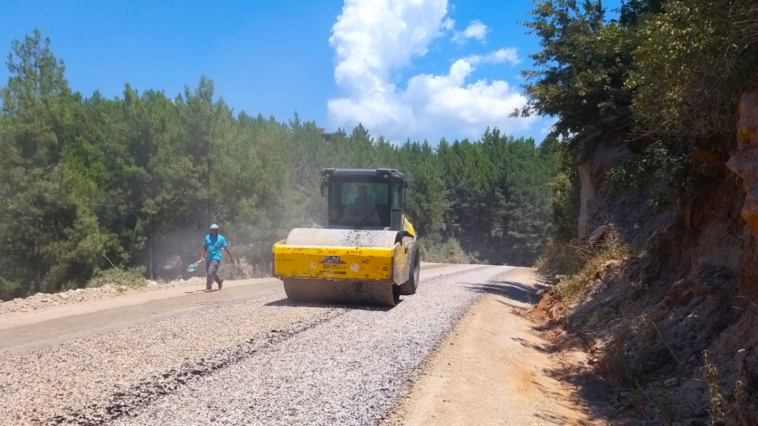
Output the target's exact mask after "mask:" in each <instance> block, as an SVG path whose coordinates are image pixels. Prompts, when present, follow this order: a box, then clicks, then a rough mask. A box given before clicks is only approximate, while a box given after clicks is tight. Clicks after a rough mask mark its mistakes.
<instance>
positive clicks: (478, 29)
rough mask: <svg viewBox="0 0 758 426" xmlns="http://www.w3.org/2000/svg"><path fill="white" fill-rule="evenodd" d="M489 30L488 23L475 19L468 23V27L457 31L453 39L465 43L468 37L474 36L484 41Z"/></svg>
mask: <svg viewBox="0 0 758 426" xmlns="http://www.w3.org/2000/svg"><path fill="white" fill-rule="evenodd" d="M488 31H489V30H488V29H487V26H486V25H484V24H483V23H482V22H481V21H479V20H478V19H474V20H473V21H471V23H470V24H468V27H466V29H465V30H463V31H456V32H455V34H453V41H454V42H457V43H460V44H463V43H465V42H466V41H467V40H468V39H470V38H473V39H476V40H479V41H481V42H484V39H485V38H486V37H487V32H488Z"/></svg>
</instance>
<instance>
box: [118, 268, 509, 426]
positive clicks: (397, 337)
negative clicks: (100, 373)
mask: <svg viewBox="0 0 758 426" xmlns="http://www.w3.org/2000/svg"><path fill="white" fill-rule="evenodd" d="M508 269H509V268H508V267H489V268H484V269H481V268H477V269H474V270H471V271H469V272H467V273H462V274H456V275H452V276H442V277H439V278H436V279H430V280H422V283H421V286H420V288H419V292H418V293H417V294H416V295H415V296H412V297H408V298H405V300H404V301H403V302H402V303H400V304H399V305H398V306H397V307H395V308H393V309H350V310H349V311H347V312H345V313H343V314H342V315H338V316H335V317H333V318H331V320H330V321H328V322H323V323H322V324H321V325H319V326H318V327H313V328H310V329H308V330H306V331H304V332H302V333H299V334H297V335H294V336H292V337H291V338H289V339H287V340H284V341H283V342H282V343H280V344H276V345H270V346H268V347H266V348H263V349H262V350H261V351H259V352H256V353H253V354H251V356H249V357H248V358H246V359H244V360H242V361H241V362H239V363H235V364H233V365H230V366H229V367H228V368H224V369H222V370H219V371H217V372H216V373H215V374H211V375H208V376H205V377H203V378H201V379H200V380H197V381H193V382H188V383H187V385H186V386H185V387H183V388H181V389H179V390H178V391H177V392H175V393H173V394H171V395H168V396H166V397H163V398H159V399H157V400H156V401H155V402H154V403H153V404H151V405H149V406H147V407H146V408H145V409H144V410H143V411H141V412H140V413H139V414H138V415H137V416H136V417H127V416H123V417H120V418H119V419H117V420H116V421H115V423H114V424H116V425H156V424H161V425H206V424H210V423H213V424H226V425H240V424H245V425H306V424H307V425H335V424H339V425H367V424H376V423H379V422H380V421H381V420H382V418H383V417H384V416H386V415H387V414H389V411H390V410H391V409H392V408H393V407H394V405H395V404H396V403H397V402H398V401H399V400H400V398H401V397H402V396H403V394H404V393H405V392H406V391H407V390H408V389H409V385H410V383H412V381H413V380H414V379H415V377H416V375H417V374H418V373H419V372H420V370H421V368H422V367H423V364H424V362H425V361H426V360H427V358H428V357H429V355H430V354H431V353H432V351H433V350H434V349H435V347H436V346H437V345H438V344H439V342H440V341H441V340H442V338H443V337H444V335H445V333H446V332H447V331H448V330H450V329H451V328H452V327H453V326H454V325H455V323H456V322H457V320H458V318H459V317H460V316H461V315H462V314H463V313H465V312H466V310H467V308H468V307H469V306H470V305H471V303H473V302H474V301H475V300H476V298H477V296H478V294H479V293H478V291H477V289H478V288H479V287H478V286H477V285H476V284H485V283H487V282H488V281H489V280H491V279H494V278H495V277H497V276H498V275H500V274H502V273H504V272H506V271H507V270H508Z"/></svg>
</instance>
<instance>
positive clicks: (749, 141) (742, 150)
mask: <svg viewBox="0 0 758 426" xmlns="http://www.w3.org/2000/svg"><path fill="white" fill-rule="evenodd" d="M737 146H738V148H737V152H736V153H735V154H734V156H732V158H730V159H729V162H728V163H727V164H726V165H727V167H729V169H730V170H731V171H732V172H734V174H736V175H737V176H739V177H740V178H741V179H742V184H743V188H744V190H745V194H746V196H745V204H744V206H743V207H742V218H743V219H745V222H746V223H747V224H748V226H750V228H751V229H752V231H753V234H754V235H758V90H756V91H751V92H747V93H745V94H744V95H743V96H742V99H741V101H740V120H739V123H738V124H737Z"/></svg>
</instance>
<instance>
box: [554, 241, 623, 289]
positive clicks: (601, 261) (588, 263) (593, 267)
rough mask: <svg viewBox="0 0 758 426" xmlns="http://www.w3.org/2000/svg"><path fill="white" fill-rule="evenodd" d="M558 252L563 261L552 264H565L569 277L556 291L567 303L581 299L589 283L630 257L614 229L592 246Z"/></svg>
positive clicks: (560, 283)
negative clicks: (610, 267)
mask: <svg viewBox="0 0 758 426" xmlns="http://www.w3.org/2000/svg"><path fill="white" fill-rule="evenodd" d="M561 252H562V254H561V256H562V258H563V260H560V261H555V262H554V264H555V263H560V264H563V265H566V267H567V269H568V270H567V271H566V272H567V275H568V277H567V278H564V279H562V280H561V281H560V282H559V283H558V284H557V285H556V288H555V289H556V291H557V293H558V294H559V295H560V296H561V297H562V298H563V299H564V300H565V301H566V302H568V303H573V302H576V301H578V300H581V299H582V298H584V296H586V295H587V293H588V292H589V290H590V289H591V284H592V282H594V281H595V280H597V279H600V278H601V277H602V276H603V273H604V272H605V270H606V268H607V267H608V266H609V265H611V264H614V263H616V262H623V261H625V260H627V259H629V257H630V256H631V250H630V249H629V247H628V246H627V245H625V244H622V243H621V241H620V239H619V237H618V234H617V233H616V232H614V231H613V230H611V231H609V232H608V233H607V234H606V235H605V237H604V238H603V239H602V240H601V241H599V242H597V243H596V244H594V245H578V244H569V245H567V246H564V248H563V250H562V251H561Z"/></svg>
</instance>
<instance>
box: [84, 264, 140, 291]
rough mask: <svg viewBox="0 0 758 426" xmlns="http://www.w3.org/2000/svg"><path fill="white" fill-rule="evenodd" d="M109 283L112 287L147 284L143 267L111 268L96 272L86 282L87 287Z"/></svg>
mask: <svg viewBox="0 0 758 426" xmlns="http://www.w3.org/2000/svg"><path fill="white" fill-rule="evenodd" d="M107 284H110V285H111V286H114V287H128V288H140V287H144V286H146V285H147V280H146V279H145V267H144V266H143V267H137V268H127V269H118V268H111V269H106V270H103V271H100V272H98V273H97V274H96V275H95V277H94V278H92V279H91V280H89V282H87V287H88V288H95V287H102V286H104V285H107Z"/></svg>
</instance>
